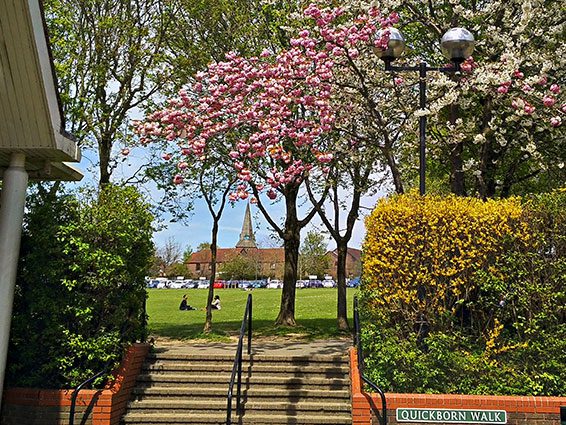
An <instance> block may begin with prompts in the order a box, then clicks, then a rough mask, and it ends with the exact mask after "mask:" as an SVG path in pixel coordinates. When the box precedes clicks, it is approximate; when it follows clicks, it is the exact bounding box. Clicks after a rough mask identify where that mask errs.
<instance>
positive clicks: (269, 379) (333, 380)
mask: <svg viewBox="0 0 566 425" xmlns="http://www.w3.org/2000/svg"><path fill="white" fill-rule="evenodd" d="M138 381H139V382H144V381H145V382H194V383H202V382H211V383H213V384H222V383H224V384H225V385H227V384H228V383H229V382H230V375H228V374H226V375H224V374H220V375H219V374H210V375H203V374H192V373H184V374H176V373H167V374H159V375H156V374H141V375H139V376H138ZM242 382H250V383H256V384H257V383H262V382H265V383H273V384H287V383H297V384H309V383H310V384H314V385H325V384H333V385H334V384H340V383H343V384H345V385H348V384H349V382H350V381H349V379H347V378H339V377H330V378H328V377H303V376H293V375H290V376H265V375H260V376H254V375H252V376H250V377H247V376H242Z"/></svg>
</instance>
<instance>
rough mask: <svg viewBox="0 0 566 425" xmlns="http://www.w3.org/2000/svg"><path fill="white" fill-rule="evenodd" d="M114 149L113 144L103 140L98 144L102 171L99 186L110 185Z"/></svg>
mask: <svg viewBox="0 0 566 425" xmlns="http://www.w3.org/2000/svg"><path fill="white" fill-rule="evenodd" d="M111 149H112V143H110V142H107V141H106V140H101V141H100V142H99V143H98V158H99V161H100V163H99V165H98V167H99V169H100V179H99V180H98V185H99V186H103V185H105V184H108V183H110V175H111V173H110V151H111Z"/></svg>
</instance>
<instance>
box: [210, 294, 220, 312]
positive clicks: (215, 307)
mask: <svg viewBox="0 0 566 425" xmlns="http://www.w3.org/2000/svg"><path fill="white" fill-rule="evenodd" d="M210 308H212V309H213V310H220V309H221V307H220V296H219V295H215V296H214V301H212V304H211V305H210Z"/></svg>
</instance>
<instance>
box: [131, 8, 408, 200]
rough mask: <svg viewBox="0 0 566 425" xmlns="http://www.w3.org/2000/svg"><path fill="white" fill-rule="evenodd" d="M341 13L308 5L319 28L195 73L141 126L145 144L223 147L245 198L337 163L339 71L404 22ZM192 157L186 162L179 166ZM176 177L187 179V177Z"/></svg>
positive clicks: (192, 149)
mask: <svg viewBox="0 0 566 425" xmlns="http://www.w3.org/2000/svg"><path fill="white" fill-rule="evenodd" d="M343 13H344V10H343V9H341V8H322V9H321V8H319V7H318V6H316V5H314V4H313V5H310V6H309V7H308V8H307V9H306V10H305V11H304V14H305V16H306V17H308V18H311V19H313V20H314V24H315V25H314V27H313V28H311V29H303V30H301V31H299V32H298V34H297V37H296V38H293V39H292V40H291V47H290V49H289V50H286V51H282V52H280V53H278V54H273V53H272V52H270V51H268V50H264V51H263V52H262V53H261V54H260V55H259V57H250V58H244V57H241V56H238V55H237V54H235V53H229V54H227V55H226V61H224V62H220V63H215V64H211V65H210V66H209V67H208V69H207V70H206V71H205V72H200V73H197V74H196V76H195V82H194V84H193V85H192V87H190V88H187V89H186V90H181V91H180V92H179V96H178V97H177V98H175V99H170V100H169V101H168V107H167V108H164V109H162V110H159V111H157V112H155V113H153V114H151V115H149V116H148V117H147V118H146V120H145V121H143V122H139V123H137V124H136V126H135V128H136V131H137V133H138V134H139V135H140V141H141V143H148V142H149V141H150V140H152V139H161V140H163V139H165V140H167V141H171V142H176V143H177V145H178V146H179V149H180V150H181V153H182V155H183V156H194V157H196V158H200V157H202V156H203V155H205V154H206V152H208V151H210V150H215V151H216V152H225V154H224V160H225V161H226V162H227V163H229V164H231V166H232V167H233V168H234V170H235V172H236V173H237V177H238V180H239V182H240V184H239V186H238V187H237V190H236V191H235V192H234V193H232V194H231V195H230V199H231V200H237V199H246V198H247V197H248V196H249V189H248V188H249V185H250V184H255V185H256V187H258V188H260V190H261V189H263V184H264V183H265V184H267V185H268V186H269V187H270V188H269V190H268V191H267V192H266V195H267V196H268V197H269V198H270V199H274V198H276V196H277V194H276V191H275V190H274V189H277V188H280V186H284V185H287V184H291V183H300V182H301V181H302V179H303V178H304V176H305V174H306V173H308V172H309V171H311V170H312V169H313V168H315V167H319V168H320V169H325V168H326V167H328V165H329V164H330V163H331V162H332V160H333V155H332V154H331V153H329V152H325V148H324V139H325V138H324V135H325V134H326V133H328V132H330V131H331V130H332V129H333V128H334V124H335V120H336V111H335V110H334V107H335V106H334V105H333V103H332V102H331V96H332V94H333V86H332V84H331V82H332V81H333V78H334V72H335V69H336V67H337V66H339V64H340V63H342V62H344V61H346V60H347V58H348V59H355V58H356V57H357V56H358V55H359V53H360V47H362V46H364V47H365V46H368V45H370V46H371V45H373V44H374V37H375V33H376V30H377V28H378V26H379V27H382V28H385V27H387V26H389V25H391V24H393V23H395V22H397V21H398V19H399V17H398V15H396V14H392V15H390V16H389V17H386V18H382V17H380V14H379V12H378V11H377V10H376V9H371V10H370V12H369V13H368V14H366V15H362V16H358V17H357V18H356V19H355V21H354V24H352V25H350V26H347V25H346V26H345V25H339V24H338V23H337V22H336V20H337V19H338V18H339V17H340V16H341V15H342V14H343ZM376 42H380V40H377V41H376ZM169 155H170V154H165V155H164V156H163V158H164V159H165V160H169V159H171V157H170V156H169ZM166 156H167V157H166ZM188 162H190V161H188V160H187V161H185V160H182V161H180V162H179V166H178V168H179V169H180V170H181V171H182V170H183V169H184V168H186V167H187V166H188ZM181 164H183V166H181ZM175 182H176V183H178V182H182V178H181V175H179V176H176V177H175Z"/></svg>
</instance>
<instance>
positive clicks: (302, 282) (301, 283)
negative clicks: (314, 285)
mask: <svg viewBox="0 0 566 425" xmlns="http://www.w3.org/2000/svg"><path fill="white" fill-rule="evenodd" d="M308 287H309V281H308V280H297V281H296V282H295V288H308Z"/></svg>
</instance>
